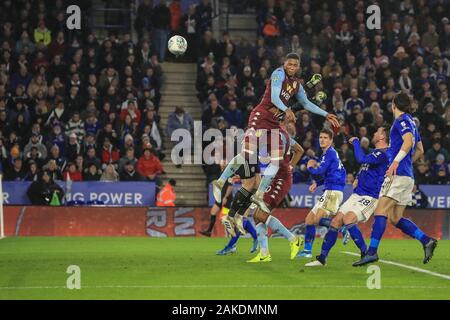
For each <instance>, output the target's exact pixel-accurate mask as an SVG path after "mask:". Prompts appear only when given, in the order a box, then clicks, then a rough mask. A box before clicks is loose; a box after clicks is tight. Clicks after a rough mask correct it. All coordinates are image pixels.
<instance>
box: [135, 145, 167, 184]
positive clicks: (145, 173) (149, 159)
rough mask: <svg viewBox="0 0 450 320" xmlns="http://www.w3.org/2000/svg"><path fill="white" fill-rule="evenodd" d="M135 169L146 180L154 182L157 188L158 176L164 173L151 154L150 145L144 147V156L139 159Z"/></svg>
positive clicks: (157, 160) (156, 158)
mask: <svg viewBox="0 0 450 320" xmlns="http://www.w3.org/2000/svg"><path fill="white" fill-rule="evenodd" d="M136 168H137V171H138V172H139V174H140V175H141V176H142V177H144V178H145V179H146V180H148V181H155V182H156V184H157V185H158V186H160V185H161V180H160V177H159V175H160V174H162V173H163V172H164V169H163V166H162V165H161V162H160V161H159V159H158V157H157V156H156V155H155V154H154V153H153V152H152V148H151V145H150V144H147V145H146V146H145V147H144V154H143V155H142V156H141V157H140V158H139V160H138V162H137V166H136Z"/></svg>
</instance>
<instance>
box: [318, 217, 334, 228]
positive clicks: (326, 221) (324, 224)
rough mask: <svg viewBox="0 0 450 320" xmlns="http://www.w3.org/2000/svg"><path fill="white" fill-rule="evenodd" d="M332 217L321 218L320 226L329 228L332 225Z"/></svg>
mask: <svg viewBox="0 0 450 320" xmlns="http://www.w3.org/2000/svg"><path fill="white" fill-rule="evenodd" d="M331 220H332V219H331V218H320V221H319V226H322V227H327V228H329V227H330V225H331Z"/></svg>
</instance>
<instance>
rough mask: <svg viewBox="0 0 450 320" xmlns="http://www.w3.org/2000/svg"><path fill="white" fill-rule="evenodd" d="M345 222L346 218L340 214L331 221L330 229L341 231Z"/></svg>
mask: <svg viewBox="0 0 450 320" xmlns="http://www.w3.org/2000/svg"><path fill="white" fill-rule="evenodd" d="M343 220H344V216H343V215H342V214H338V215H337V216H336V217H334V218H333V220H331V224H330V227H332V228H336V229H339V228H340V227H342V224H343Z"/></svg>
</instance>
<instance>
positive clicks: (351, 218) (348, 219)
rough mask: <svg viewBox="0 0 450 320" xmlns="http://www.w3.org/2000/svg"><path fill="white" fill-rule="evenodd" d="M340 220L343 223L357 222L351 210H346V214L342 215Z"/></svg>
mask: <svg viewBox="0 0 450 320" xmlns="http://www.w3.org/2000/svg"><path fill="white" fill-rule="evenodd" d="M342 221H343V223H344V224H345V225H347V224H352V223H356V222H357V218H356V214H354V213H353V212H348V213H347V214H346V215H344V217H343V219H342Z"/></svg>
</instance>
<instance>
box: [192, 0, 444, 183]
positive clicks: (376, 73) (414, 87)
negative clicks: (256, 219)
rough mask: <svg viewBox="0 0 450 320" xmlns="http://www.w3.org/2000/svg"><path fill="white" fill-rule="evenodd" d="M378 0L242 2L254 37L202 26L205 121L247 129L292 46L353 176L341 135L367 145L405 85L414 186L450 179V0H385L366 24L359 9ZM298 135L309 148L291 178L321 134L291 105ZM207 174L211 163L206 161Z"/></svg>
mask: <svg viewBox="0 0 450 320" xmlns="http://www.w3.org/2000/svg"><path fill="white" fill-rule="evenodd" d="M372 3H375V1H308V0H302V1H287V0H264V1H243V3H241V4H240V5H241V6H243V7H247V6H248V5H249V4H250V5H252V4H253V5H254V7H255V8H256V12H257V23H258V30H257V36H258V37H257V42H256V44H254V45H253V44H251V43H248V41H245V40H243V41H241V39H231V37H230V36H229V34H228V33H226V32H225V33H223V36H222V39H220V41H219V40H216V39H214V38H213V36H212V33H211V32H209V31H206V32H205V33H203V35H202V38H201V39H200V40H199V41H200V42H199V43H200V45H199V46H198V47H199V48H201V49H200V50H199V51H198V55H197V58H198V79H197V89H198V91H199V95H198V97H199V100H200V102H201V103H202V105H203V110H204V111H203V124H204V126H205V125H206V126H212V127H216V128H230V127H237V128H244V127H245V126H246V123H247V118H248V115H249V113H250V111H251V109H252V108H253V106H255V105H256V104H257V103H258V102H259V99H260V97H261V95H262V93H263V91H264V89H265V84H266V83H267V81H268V78H269V77H270V74H271V73H272V71H273V70H274V69H275V68H277V67H279V66H280V65H281V64H282V59H283V57H284V55H285V54H287V53H289V52H297V53H298V54H299V55H300V56H301V74H299V77H300V78H301V79H303V80H304V81H305V82H306V81H308V80H309V78H310V77H311V76H312V75H313V74H315V73H320V74H322V76H323V81H322V83H321V84H320V85H319V86H318V87H317V88H316V90H323V91H325V92H326V93H327V95H328V98H327V99H326V100H324V101H323V103H322V105H321V107H322V108H323V109H326V110H327V111H329V112H333V113H335V114H336V115H338V117H339V118H340V121H341V125H342V126H341V129H340V132H339V133H338V134H337V135H336V137H335V145H336V147H337V149H338V150H339V153H340V157H341V159H342V162H343V164H344V166H345V168H346V170H347V173H348V182H349V183H351V182H352V181H353V180H354V177H355V175H356V174H357V172H358V170H359V168H358V165H357V164H356V161H355V157H354V155H353V151H352V148H351V146H350V145H349V143H348V139H349V138H350V137H352V136H357V137H359V138H360V139H361V144H362V146H363V148H364V149H366V150H369V149H370V148H371V147H372V146H371V141H370V139H371V137H372V134H373V133H374V132H375V130H376V128H377V127H378V126H380V125H382V124H383V123H388V124H390V123H392V122H393V115H392V111H391V100H392V97H393V96H394V94H395V93H396V92H399V91H405V92H407V93H409V94H410V95H412V96H413V97H414V99H415V101H416V103H417V104H418V110H417V112H416V113H415V114H414V117H415V121H416V123H417V124H418V125H419V128H420V132H421V136H422V139H423V143H424V147H425V150H426V153H425V155H424V157H422V159H420V160H419V162H418V163H417V165H416V177H417V181H418V183H421V184H450V173H449V172H450V158H449V151H448V150H449V148H450V100H449V98H448V81H449V77H450V24H449V19H448V13H449V12H450V7H449V1H447V0H439V1H424V0H422V1H420V0H419V1H409V0H404V1H383V2H382V13H381V22H382V25H381V29H380V30H369V29H368V28H367V27H366V20H365V19H366V15H365V10H366V8H367V6H368V5H370V4H372ZM297 118H298V120H297V124H296V128H295V130H293V128H291V131H292V133H293V134H295V136H296V139H297V140H298V141H299V142H300V143H301V145H302V146H303V147H304V149H305V153H306V156H305V157H304V158H303V159H302V160H301V162H300V165H299V166H298V168H296V171H295V173H294V181H295V182H309V181H311V179H312V177H311V176H310V175H309V174H308V172H307V170H306V163H307V161H308V160H309V159H311V158H314V159H317V158H318V156H319V154H320V148H319V145H318V132H319V131H320V129H321V128H322V126H323V118H322V117H320V116H315V115H312V114H310V113H308V112H306V111H303V110H299V111H298V112H297ZM205 171H206V172H207V174H208V176H209V180H212V179H214V178H215V177H217V175H218V173H219V171H220V169H219V167H218V166H205Z"/></svg>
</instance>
